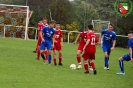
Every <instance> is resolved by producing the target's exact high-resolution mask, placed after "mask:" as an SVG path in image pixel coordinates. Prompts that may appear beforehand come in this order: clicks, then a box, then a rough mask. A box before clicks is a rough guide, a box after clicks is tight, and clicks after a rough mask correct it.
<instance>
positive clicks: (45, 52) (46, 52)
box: [44, 50, 48, 60]
mask: <svg viewBox="0 0 133 88" xmlns="http://www.w3.org/2000/svg"><path fill="white" fill-rule="evenodd" d="M44 54H45V56H46V60H48V51H47V50H45V51H44Z"/></svg>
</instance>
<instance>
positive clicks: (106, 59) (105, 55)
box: [104, 52, 109, 70]
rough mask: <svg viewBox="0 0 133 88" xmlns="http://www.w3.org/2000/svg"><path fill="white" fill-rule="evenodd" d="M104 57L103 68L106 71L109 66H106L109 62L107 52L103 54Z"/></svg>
mask: <svg viewBox="0 0 133 88" xmlns="http://www.w3.org/2000/svg"><path fill="white" fill-rule="evenodd" d="M104 57H105V61H104V62H105V67H104V69H107V70H109V64H108V61H109V55H108V53H107V52H104Z"/></svg>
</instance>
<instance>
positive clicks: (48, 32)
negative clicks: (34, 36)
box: [40, 21, 55, 64]
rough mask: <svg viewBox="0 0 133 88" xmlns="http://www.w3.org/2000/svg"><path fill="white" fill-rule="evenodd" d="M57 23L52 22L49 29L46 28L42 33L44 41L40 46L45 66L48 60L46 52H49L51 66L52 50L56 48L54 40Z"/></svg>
mask: <svg viewBox="0 0 133 88" xmlns="http://www.w3.org/2000/svg"><path fill="white" fill-rule="evenodd" d="M54 27H55V21H50V24H49V26H48V27H44V28H43V29H42V31H41V32H40V36H41V39H42V42H41V46H40V53H41V57H42V58H43V61H44V64H45V63H46V60H45V59H46V58H45V56H44V50H46V49H47V50H48V64H51V59H52V56H51V50H52V48H53V47H54V39H55V30H54Z"/></svg>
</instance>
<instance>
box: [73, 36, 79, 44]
mask: <svg viewBox="0 0 133 88" xmlns="http://www.w3.org/2000/svg"><path fill="white" fill-rule="evenodd" d="M79 38H80V34H78V36H77V37H76V39H75V41H74V42H73V44H76V43H77V41H78V39H79Z"/></svg>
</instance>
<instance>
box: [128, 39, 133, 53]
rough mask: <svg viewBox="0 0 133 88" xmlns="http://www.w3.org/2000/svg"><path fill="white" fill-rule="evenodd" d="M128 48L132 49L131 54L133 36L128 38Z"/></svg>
mask: <svg viewBox="0 0 133 88" xmlns="http://www.w3.org/2000/svg"><path fill="white" fill-rule="evenodd" d="M128 48H131V49H132V55H133V38H131V39H129V40H128Z"/></svg>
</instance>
